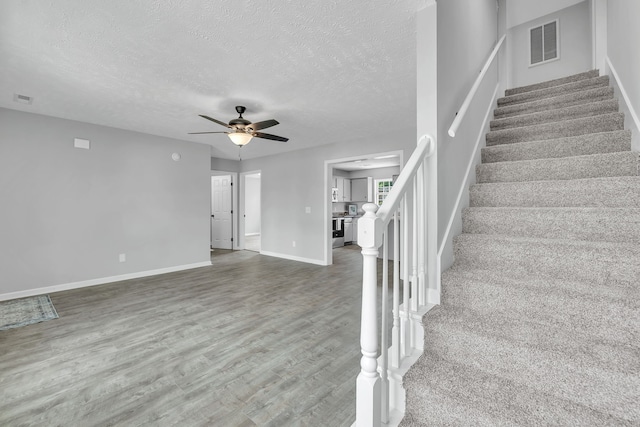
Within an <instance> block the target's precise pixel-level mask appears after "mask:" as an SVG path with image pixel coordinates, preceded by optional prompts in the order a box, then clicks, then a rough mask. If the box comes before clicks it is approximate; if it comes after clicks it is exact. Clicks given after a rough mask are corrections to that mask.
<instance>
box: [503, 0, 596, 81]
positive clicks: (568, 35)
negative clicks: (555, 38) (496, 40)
mask: <svg viewBox="0 0 640 427" xmlns="http://www.w3.org/2000/svg"><path fill="white" fill-rule="evenodd" d="M509 10H511V3H508V5H507V13H508V12H509ZM555 19H558V20H559V22H558V30H559V32H558V34H559V39H560V58H559V59H558V60H555V61H551V62H548V63H543V64H538V65H534V66H529V61H530V58H529V29H530V28H531V27H535V26H538V25H542V24H546V23H548V22H551V21H553V20H555ZM508 34H509V35H508V39H509V43H508V50H509V58H510V63H511V67H510V72H509V75H510V84H511V87H518V86H525V85H529V84H532V83H539V82H543V81H546V80H551V79H556V78H559V77H564V76H568V75H570V74H577V73H581V72H583V71H588V70H590V69H591V67H592V64H593V60H592V50H591V43H592V38H591V9H590V7H589V2H588V1H583V2H580V3H578V4H575V5H573V6H570V7H568V8H565V9H562V10H558V11H556V12H554V13H551V14H547V15H544V16H542V17H539V18H536V19H533V20H531V21H527V22H525V23H523V24H521V25H518V26H516V27H513V28H511V29H509V33H508Z"/></svg>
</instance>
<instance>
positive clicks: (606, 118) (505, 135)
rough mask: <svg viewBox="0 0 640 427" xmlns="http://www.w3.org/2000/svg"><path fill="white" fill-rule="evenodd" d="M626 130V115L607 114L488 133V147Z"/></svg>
mask: <svg viewBox="0 0 640 427" xmlns="http://www.w3.org/2000/svg"><path fill="white" fill-rule="evenodd" d="M623 129H624V113H619V112H618V113H607V114H600V115H597V116H591V117H582V118H578V119H571V120H565V121H563V122H554V123H542V124H537V125H531V126H523V127H519V128H512V129H502V130H493V131H490V132H488V133H487V136H486V141H487V146H492V145H498V144H513V143H516V142H526V141H542V140H547V139H557V138H566V137H570V136H577V135H585V134H589V133H601V132H611V131H616V130H623Z"/></svg>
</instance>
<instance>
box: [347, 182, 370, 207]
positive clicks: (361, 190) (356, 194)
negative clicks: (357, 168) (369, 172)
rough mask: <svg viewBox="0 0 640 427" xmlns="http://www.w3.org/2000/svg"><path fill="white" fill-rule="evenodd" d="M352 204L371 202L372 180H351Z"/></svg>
mask: <svg viewBox="0 0 640 427" xmlns="http://www.w3.org/2000/svg"><path fill="white" fill-rule="evenodd" d="M351 201H352V202H369V203H372V202H373V178H371V177H368V178H354V179H352V180H351Z"/></svg>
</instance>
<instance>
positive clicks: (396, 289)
mask: <svg viewBox="0 0 640 427" xmlns="http://www.w3.org/2000/svg"><path fill="white" fill-rule="evenodd" d="M399 220H400V218H399V215H398V211H396V212H395V213H394V214H393V327H392V328H391V366H392V367H394V368H397V367H399V366H400V354H401V353H400V227H399Z"/></svg>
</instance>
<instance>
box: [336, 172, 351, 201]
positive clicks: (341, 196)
mask: <svg viewBox="0 0 640 427" xmlns="http://www.w3.org/2000/svg"><path fill="white" fill-rule="evenodd" d="M333 188H337V189H338V191H337V196H336V197H334V196H333V195H332V198H331V201H332V202H350V201H351V180H350V179H349V178H343V177H341V176H336V177H334V178H333Z"/></svg>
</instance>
